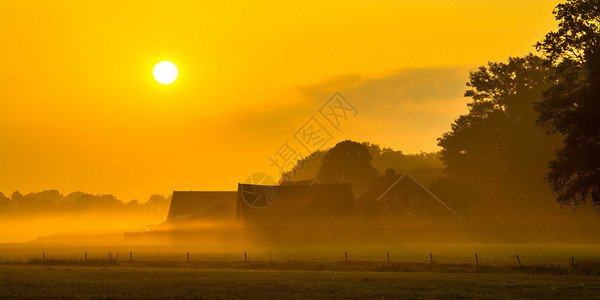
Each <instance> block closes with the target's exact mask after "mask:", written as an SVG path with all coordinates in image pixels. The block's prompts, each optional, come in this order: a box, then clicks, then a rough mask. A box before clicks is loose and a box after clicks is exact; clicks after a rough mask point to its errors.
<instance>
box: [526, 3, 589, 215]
mask: <svg viewBox="0 0 600 300" xmlns="http://www.w3.org/2000/svg"><path fill="white" fill-rule="evenodd" d="M554 14H555V17H556V19H557V20H558V22H559V24H558V31H553V32H550V33H548V34H547V35H546V37H545V38H544V40H543V41H541V42H539V43H538V44H537V49H538V50H540V51H541V52H542V53H544V54H545V55H546V56H547V58H548V59H549V60H550V62H551V63H552V64H553V65H554V66H555V67H556V70H557V71H556V73H555V74H554V75H553V77H552V78H551V80H552V82H553V83H554V84H553V85H552V87H550V88H549V89H548V91H547V92H546V93H545V95H544V99H543V101H542V102H541V103H539V104H538V105H537V106H536V109H537V111H538V112H539V120H538V123H539V124H540V125H542V126H544V127H545V128H547V129H548V132H549V133H561V134H563V135H564V136H565V138H564V141H563V147H562V148H561V149H560V150H559V151H558V152H557V153H556V158H555V159H554V160H552V161H551V162H550V169H551V171H550V173H549V174H548V176H547V179H548V181H549V182H550V184H551V186H552V189H553V190H554V192H555V193H556V194H557V195H558V198H557V202H559V203H560V204H561V205H572V206H574V207H576V206H577V205H579V204H581V203H585V202H586V200H588V199H590V198H591V200H592V203H593V204H594V205H595V206H597V207H599V206H600V0H570V1H567V2H565V3H563V4H559V5H558V6H557V7H556V9H555V10H554Z"/></svg>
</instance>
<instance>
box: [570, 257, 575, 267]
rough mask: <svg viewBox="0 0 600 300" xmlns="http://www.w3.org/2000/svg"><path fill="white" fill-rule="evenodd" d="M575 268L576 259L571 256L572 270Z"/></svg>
mask: <svg viewBox="0 0 600 300" xmlns="http://www.w3.org/2000/svg"><path fill="white" fill-rule="evenodd" d="M573 267H575V257H573V256H571V268H573Z"/></svg>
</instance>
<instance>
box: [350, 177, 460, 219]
mask: <svg viewBox="0 0 600 300" xmlns="http://www.w3.org/2000/svg"><path fill="white" fill-rule="evenodd" d="M353 181H354V182H352V181H351V182H352V183H353V192H354V202H355V206H356V209H357V216H358V220H359V223H360V224H361V225H365V226H368V225H375V224H379V225H386V226H389V225H392V224H394V223H397V224H399V223H415V222H418V223H421V224H423V223H428V222H429V223H432V222H438V221H440V220H453V219H454V220H458V219H462V217H461V216H460V215H459V214H458V213H457V212H456V211H454V210H453V209H452V208H451V207H450V206H448V205H447V204H446V203H444V201H442V200H441V199H439V198H438V197H437V196H436V195H434V194H433V193H432V192H430V191H429V190H428V189H427V188H425V187H424V186H423V185H422V184H421V183H419V182H418V181H417V180H415V179H414V178H413V177H412V176H410V175H409V174H408V173H403V174H395V171H394V170H392V169H390V170H388V171H387V172H386V174H385V175H384V176H381V177H376V178H363V179H357V180H353Z"/></svg>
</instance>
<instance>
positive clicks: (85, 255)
mask: <svg viewBox="0 0 600 300" xmlns="http://www.w3.org/2000/svg"><path fill="white" fill-rule="evenodd" d="M84 257H85V258H84V259H85V261H86V262H87V251H85V254H84Z"/></svg>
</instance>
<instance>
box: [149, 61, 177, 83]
mask: <svg viewBox="0 0 600 300" xmlns="http://www.w3.org/2000/svg"><path fill="white" fill-rule="evenodd" d="M152 74H153V75H154V79H156V81H158V82H159V83H161V84H171V83H173V81H175V79H177V76H178V75H179V70H177V66H175V64H174V63H172V62H170V61H161V62H159V63H157V64H156V65H155V66H154V69H153V70H152Z"/></svg>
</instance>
